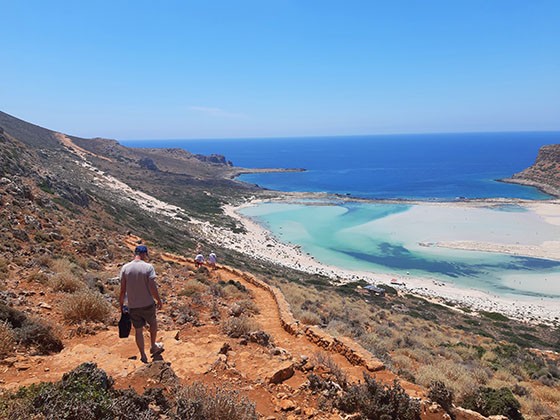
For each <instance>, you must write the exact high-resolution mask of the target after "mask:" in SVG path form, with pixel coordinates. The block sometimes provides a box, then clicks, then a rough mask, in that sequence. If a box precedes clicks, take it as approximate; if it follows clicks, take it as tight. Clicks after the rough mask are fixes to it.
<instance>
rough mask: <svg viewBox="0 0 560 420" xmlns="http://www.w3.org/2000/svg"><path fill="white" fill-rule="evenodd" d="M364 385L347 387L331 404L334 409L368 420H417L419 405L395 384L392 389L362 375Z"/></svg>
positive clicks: (366, 375)
mask: <svg viewBox="0 0 560 420" xmlns="http://www.w3.org/2000/svg"><path fill="white" fill-rule="evenodd" d="M364 380H365V383H363V384H359V385H353V386H351V387H350V388H349V389H348V391H347V392H345V393H343V394H342V395H341V396H340V397H338V398H337V399H336V400H335V403H334V405H335V407H337V408H338V409H340V410H342V411H344V412H346V413H356V412H359V413H360V414H361V415H362V417H363V418H364V419H370V420H419V419H420V403H419V402H418V401H415V400H413V399H411V398H410V397H409V396H408V395H407V394H406V393H405V391H404V389H403V388H402V387H401V386H400V384H399V383H398V382H397V381H396V380H395V382H394V383H393V386H392V387H389V386H387V385H383V384H382V383H381V382H377V381H376V380H375V379H373V378H372V377H371V376H369V375H368V374H367V373H364Z"/></svg>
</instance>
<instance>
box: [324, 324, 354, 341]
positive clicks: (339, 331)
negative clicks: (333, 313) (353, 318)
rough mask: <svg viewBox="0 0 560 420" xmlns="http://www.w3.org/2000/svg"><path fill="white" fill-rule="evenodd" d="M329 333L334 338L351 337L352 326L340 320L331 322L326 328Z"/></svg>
mask: <svg viewBox="0 0 560 420" xmlns="http://www.w3.org/2000/svg"><path fill="white" fill-rule="evenodd" d="M326 330H327V332H328V333H329V334H330V335H332V336H335V337H336V336H340V335H342V336H346V337H351V336H352V331H351V330H350V326H349V325H348V324H347V323H346V322H344V321H339V320H333V321H330V322H329V323H328V325H327V328H326Z"/></svg>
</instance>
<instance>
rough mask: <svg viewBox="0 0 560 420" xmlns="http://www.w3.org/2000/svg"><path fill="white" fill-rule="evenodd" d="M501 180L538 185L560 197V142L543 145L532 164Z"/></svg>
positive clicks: (541, 188)
mask: <svg viewBox="0 0 560 420" xmlns="http://www.w3.org/2000/svg"><path fill="white" fill-rule="evenodd" d="M500 181H502V182H509V183H512V184H520V185H528V186H531V187H536V188H538V189H540V190H541V191H544V192H545V193H547V194H550V195H552V196H554V197H560V144H549V145H546V146H542V147H541V148H540V150H539V153H538V155H537V159H536V160H535V163H534V164H533V165H532V166H530V167H528V168H527V169H525V170H523V171H521V172H519V173H516V174H514V175H513V176H512V177H511V178H506V179H502V180H500Z"/></svg>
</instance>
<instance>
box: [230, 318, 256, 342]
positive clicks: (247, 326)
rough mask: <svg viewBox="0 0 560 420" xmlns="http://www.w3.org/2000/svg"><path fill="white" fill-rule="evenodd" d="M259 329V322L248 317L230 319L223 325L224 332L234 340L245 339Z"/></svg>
mask: <svg viewBox="0 0 560 420" xmlns="http://www.w3.org/2000/svg"><path fill="white" fill-rule="evenodd" d="M259 329H260V328H259V325H258V324H257V322H256V321H255V320H254V319H251V318H248V317H246V316H240V317H239V318H229V319H228V320H226V322H224V324H223V325H222V331H223V332H224V333H225V334H227V335H229V336H230V337H232V338H239V337H243V336H246V335H248V334H250V333H252V332H254V331H258V330H259Z"/></svg>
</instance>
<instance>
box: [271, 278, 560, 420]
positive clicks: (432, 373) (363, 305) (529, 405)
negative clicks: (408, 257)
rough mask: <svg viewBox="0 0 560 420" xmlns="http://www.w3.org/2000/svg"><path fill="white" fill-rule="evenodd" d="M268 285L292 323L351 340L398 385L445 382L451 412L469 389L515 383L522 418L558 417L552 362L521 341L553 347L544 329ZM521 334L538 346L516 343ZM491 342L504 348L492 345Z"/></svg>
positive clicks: (295, 285)
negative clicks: (286, 306)
mask: <svg viewBox="0 0 560 420" xmlns="http://www.w3.org/2000/svg"><path fill="white" fill-rule="evenodd" d="M286 277H288V276H287V275H286ZM263 278H264V279H269V277H268V276H264V277H263ZM271 282H272V283H273V284H274V285H276V286H278V287H280V289H281V290H282V291H283V292H284V295H285V296H286V299H287V300H288V302H289V303H290V305H291V306H292V310H293V312H294V314H295V315H296V317H297V318H299V319H300V320H301V319H302V317H301V315H302V314H304V313H305V312H306V311H309V312H311V313H313V314H316V315H317V316H320V317H321V319H322V320H323V322H322V323H321V324H322V325H325V322H326V327H325V329H326V331H327V332H329V333H331V334H333V335H335V336H336V335H345V336H349V337H352V338H354V339H356V340H357V341H359V342H360V343H361V344H362V345H363V346H364V347H365V348H366V349H367V350H369V351H370V352H371V353H372V354H374V355H375V356H376V357H378V358H379V359H380V360H381V361H383V362H384V363H385V365H386V366H387V367H388V368H389V369H391V370H393V371H394V372H395V373H397V374H398V375H400V376H401V377H403V378H404V379H406V380H408V381H411V382H415V383H417V384H419V385H422V386H424V387H429V386H430V384H431V383H432V382H433V381H440V382H443V383H445V384H446V387H447V389H448V390H449V391H451V392H453V394H454V395H455V397H456V400H457V401H458V404H459V405H460V404H461V400H462V398H464V397H465V396H466V395H467V394H469V393H470V392H472V390H473V389H477V388H479V387H489V386H492V387H496V388H502V387H506V388H508V389H513V388H514V387H515V386H516V385H517V384H519V385H522V386H523V387H524V388H525V389H526V391H527V393H526V395H524V396H523V397H522V398H521V397H520V399H519V401H520V403H521V411H522V412H524V413H527V415H529V414H531V415H533V416H536V415H537V414H538V413H539V412H540V413H542V412H548V413H554V415H556V416H559V417H560V405H559V404H556V403H554V402H553V401H554V396H553V395H552V394H554V391H555V388H556V387H557V386H558V383H559V382H560V379H559V378H560V375H559V374H558V371H559V367H558V361H555V360H547V359H545V358H544V357H543V356H542V355H540V354H537V353H533V352H532V351H530V350H528V349H527V348H526V347H530V346H528V345H527V343H529V342H533V343H534V344H533V345H535V344H537V343H538V344H537V345H540V346H543V347H545V342H546V343H548V344H547V345H546V346H548V347H549V348H555V347H554V345H555V343H556V342H557V341H558V339H557V335H556V334H557V333H555V330H554V329H552V328H549V327H547V328H545V327H541V326H534V325H530V326H527V325H526V324H522V323H519V322H517V321H513V320H509V319H507V318H506V319H504V318H505V317H504V318H502V317H501V316H497V315H493V313H489V315H488V316H486V315H483V316H477V315H469V314H468V313H465V312H464V311H461V312H460V311H450V310H449V309H448V308H445V307H443V306H442V305H434V304H433V303H431V302H427V301H426V300H424V299H422V298H419V297H416V296H412V295H411V296H405V297H403V296H395V297H392V296H388V297H385V298H380V297H376V298H375V299H373V298H369V297H368V299H370V303H367V302H365V300H364V298H363V297H362V296H360V295H358V294H353V292H352V290H351V289H349V288H346V289H345V290H343V291H341V292H340V293H339V292H338V289H337V287H336V286H335V287H333V286H327V285H324V284H321V285H320V282H319V281H316V283H317V284H314V285H313V286H309V284H313V283H312V282H310V281H307V280H305V284H303V282H304V280H303V279H301V278H299V279H298V278H293V279H292V281H289V282H288V281H286V280H284V279H277V278H272V279H271ZM436 314H437V315H436ZM434 321H437V323H436V322H434ZM503 324H505V325H507V327H508V328H505V327H504V325H503ZM459 327H460V328H459ZM527 328H529V329H527ZM529 330H530V331H531V335H533V336H534V337H540V338H539V341H536V340H531V341H530V340H529V338H524V334H525V331H529ZM490 332H491V333H490ZM499 337H501V338H502V339H503V340H504V341H505V342H509V343H510V344H505V343H504V341H502V342H499V340H498V338H499ZM535 381H537V382H535ZM539 388H542V389H545V390H550V391H551V393H550V394H547V396H548V399H547V397H545V393H543V394H541V395H538V394H537V392H536V391H537V389H539ZM531 401H532V402H531ZM536 401H541V402H542V403H540V404H537V403H536Z"/></svg>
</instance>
